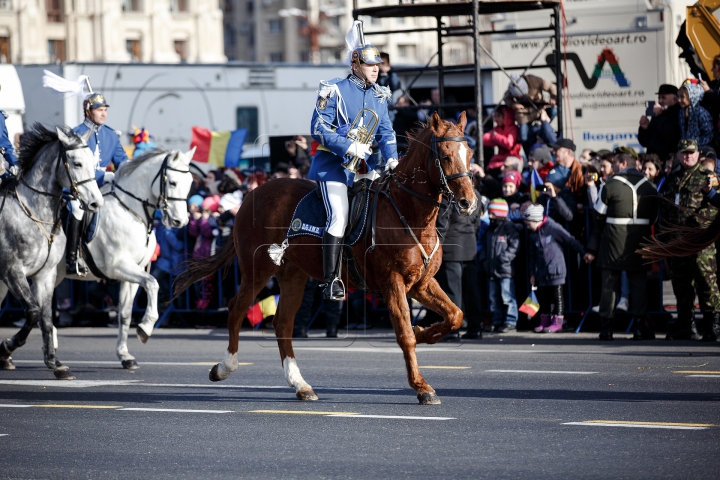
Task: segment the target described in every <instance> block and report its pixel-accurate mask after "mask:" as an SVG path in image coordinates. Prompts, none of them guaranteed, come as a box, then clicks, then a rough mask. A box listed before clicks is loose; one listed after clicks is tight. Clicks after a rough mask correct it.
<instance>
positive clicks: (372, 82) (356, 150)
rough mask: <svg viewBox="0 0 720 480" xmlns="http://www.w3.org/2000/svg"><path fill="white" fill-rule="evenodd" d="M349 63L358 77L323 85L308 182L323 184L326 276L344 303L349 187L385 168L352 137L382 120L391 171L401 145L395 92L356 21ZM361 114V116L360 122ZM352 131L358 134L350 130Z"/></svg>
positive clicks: (333, 296)
mask: <svg viewBox="0 0 720 480" xmlns="http://www.w3.org/2000/svg"><path fill="white" fill-rule="evenodd" d="M346 41H347V45H348V50H349V55H348V60H349V63H350V68H351V70H352V73H351V74H350V75H348V76H347V78H344V79H340V78H336V79H333V80H329V81H321V82H320V87H319V90H318V98H317V101H316V104H315V111H314V113H313V117H312V124H311V131H312V137H313V138H314V139H315V141H316V142H317V143H318V144H319V145H318V146H317V154H316V155H315V156H314V158H313V162H312V165H311V166H310V172H309V173H308V178H309V179H310V180H315V181H317V182H318V183H319V185H320V191H321V192H322V197H323V201H324V203H325V210H326V211H327V223H326V225H325V230H324V231H323V238H322V244H323V275H324V285H323V286H324V287H325V290H324V296H325V299H326V300H335V301H342V300H344V298H345V291H344V288H343V285H342V282H341V281H340V280H339V266H340V253H341V249H342V240H343V235H344V233H345V227H346V226H347V223H348V210H349V205H348V188H349V187H352V185H353V183H354V182H356V181H358V180H360V179H363V178H367V179H370V180H373V179H375V178H377V177H378V176H379V174H378V173H377V172H376V171H375V170H376V169H378V168H380V167H381V166H380V165H377V164H376V161H375V159H374V158H372V157H371V156H370V155H371V153H372V152H371V148H370V145H366V144H363V143H361V142H359V141H352V140H351V139H349V138H347V136H348V133H349V132H350V128H351V126H353V123H354V121H356V120H357V122H356V123H355V127H358V126H363V125H365V126H367V125H369V124H371V123H372V122H373V115H372V114H371V113H370V112H367V111H364V112H362V114H361V111H362V110H363V109H368V110H372V111H374V112H375V113H376V114H377V116H378V120H379V121H378V125H377V130H376V131H375V135H374V138H375V140H376V141H377V144H378V146H379V149H380V153H381V154H382V158H384V159H385V161H386V163H385V168H386V170H391V169H393V168H394V167H395V165H397V142H396V139H395V132H394V131H393V128H392V122H391V121H390V118H389V116H388V101H389V100H390V99H391V97H392V92H391V91H390V89H389V88H387V87H382V86H380V85H378V84H377V83H376V81H377V78H378V73H379V67H378V65H379V64H380V63H382V59H381V58H380V52H379V51H378V49H377V48H376V47H374V46H373V45H370V44H369V43H365V39H364V36H363V34H362V24H361V23H360V22H355V23H354V24H353V27H352V28H351V29H350V32H349V33H348V36H347V37H346ZM359 114H360V118H357V117H358V115H359ZM350 133H352V132H350ZM352 157H359V158H360V159H362V162H361V164H360V166H359V168H358V169H357V172H353V171H351V170H348V169H346V168H344V167H343V164H345V163H346V162H347V161H348V159H350V158H352Z"/></svg>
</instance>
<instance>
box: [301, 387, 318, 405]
mask: <svg viewBox="0 0 720 480" xmlns="http://www.w3.org/2000/svg"><path fill="white" fill-rule="evenodd" d="M295 395H296V396H297V398H298V400H303V401H311V402H314V401H317V400H320V397H318V396H317V394H316V393H315V392H314V391H313V389H312V388H311V389H310V390H300V391H299V392H297V393H296V394H295Z"/></svg>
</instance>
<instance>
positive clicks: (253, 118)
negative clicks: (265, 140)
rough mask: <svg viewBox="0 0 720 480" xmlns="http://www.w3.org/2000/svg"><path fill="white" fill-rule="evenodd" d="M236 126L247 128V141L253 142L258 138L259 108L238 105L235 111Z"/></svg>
mask: <svg viewBox="0 0 720 480" xmlns="http://www.w3.org/2000/svg"><path fill="white" fill-rule="evenodd" d="M235 119H236V128H247V131H248V133H247V137H245V142H247V143H253V142H254V141H255V140H256V139H257V138H258V134H259V131H258V109H257V107H237V110H236V111H235Z"/></svg>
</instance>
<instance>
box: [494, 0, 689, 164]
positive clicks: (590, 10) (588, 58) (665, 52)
mask: <svg viewBox="0 0 720 480" xmlns="http://www.w3.org/2000/svg"><path fill="white" fill-rule="evenodd" d="M695 1H696V0H654V1H650V0H565V16H566V18H567V21H568V26H567V29H566V32H567V48H566V52H565V54H564V55H563V57H564V58H563V61H564V62H567V72H568V73H567V75H568V90H569V100H570V101H569V104H568V102H567V101H566V100H567V98H568V97H565V105H564V111H565V117H564V123H565V137H568V138H572V139H574V142H575V144H576V145H577V146H578V148H580V149H582V148H590V149H592V150H599V149H603V148H605V149H612V148H614V147H616V146H619V145H628V146H631V147H634V148H637V149H640V150H642V147H641V146H640V145H639V144H638V140H637V131H638V122H639V120H640V117H641V116H642V115H643V114H644V113H645V111H646V102H651V101H657V95H656V92H657V88H658V86H659V85H660V84H663V83H669V84H673V85H676V86H680V84H681V83H682V81H683V80H684V79H685V78H687V77H688V76H689V69H688V67H687V64H686V63H685V62H684V61H683V60H681V59H679V58H678V55H679V54H680V49H679V48H678V47H677V46H676V45H675V39H676V38H677V36H678V31H679V28H680V26H681V25H682V23H683V21H684V20H685V15H686V13H685V7H686V6H688V5H691V4H693V3H695ZM494 20H496V21H495V22H494V23H495V30H497V31H498V32H502V30H505V29H517V28H534V27H543V26H547V25H548V17H547V16H545V15H538V14H537V13H529V12H528V13H524V12H522V13H513V14H510V13H508V14H501V15H498V16H496V17H495V18H494ZM550 35H551V32H547V33H546V32H541V33H534V34H522V33H518V34H503V33H498V34H497V35H493V38H492V53H493V56H494V57H495V58H496V59H497V60H498V61H499V62H500V64H501V65H513V66H520V65H529V64H530V62H531V61H532V60H533V58H535V57H536V56H537V57H538V61H536V64H543V63H545V62H546V57H547V56H548V55H552V50H553V47H554V41H553V42H550V43H549V44H547V45H546V43H547V41H548V40H549V39H550ZM543 46H545V48H544V49H543ZM541 50H542V51H541ZM513 72H515V73H520V72H517V71H513ZM528 73H530V74H533V75H537V76H540V77H543V78H546V79H548V80H552V81H555V77H554V75H553V73H552V71H551V70H550V69H547V68H543V69H530V70H528ZM508 83H509V80H508V78H507V76H505V75H504V74H503V73H502V72H494V73H493V100H494V101H495V102H499V101H500V100H501V99H502V96H503V93H504V92H505V90H506V89H507V86H508ZM568 113H569V115H568Z"/></svg>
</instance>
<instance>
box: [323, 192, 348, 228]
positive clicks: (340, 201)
mask: <svg viewBox="0 0 720 480" xmlns="http://www.w3.org/2000/svg"><path fill="white" fill-rule="evenodd" d="M319 183H320V191H321V192H322V197H323V203H324V204H325V212H327V223H326V224H325V231H326V232H328V233H329V234H330V235H332V236H333V237H338V238H342V237H343V235H344V234H345V227H346V226H347V223H348V211H349V210H350V206H349V205H348V194H347V192H348V187H347V185H345V184H344V183H340V182H319Z"/></svg>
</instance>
